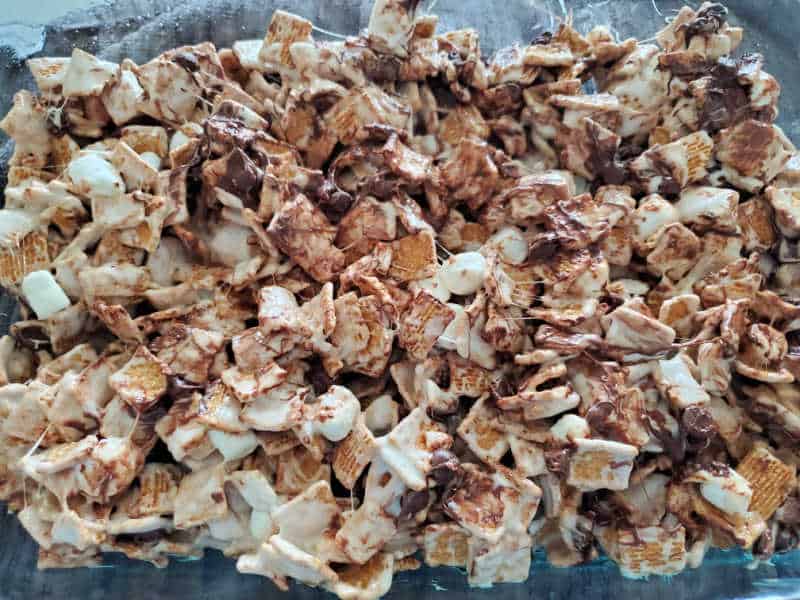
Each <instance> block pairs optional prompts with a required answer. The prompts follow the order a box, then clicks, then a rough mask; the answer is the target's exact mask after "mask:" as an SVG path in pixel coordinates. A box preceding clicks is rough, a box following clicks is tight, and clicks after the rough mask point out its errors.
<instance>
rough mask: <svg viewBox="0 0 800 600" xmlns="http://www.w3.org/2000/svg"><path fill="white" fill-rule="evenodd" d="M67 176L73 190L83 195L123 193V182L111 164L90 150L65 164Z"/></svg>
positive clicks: (111, 195)
mask: <svg viewBox="0 0 800 600" xmlns="http://www.w3.org/2000/svg"><path fill="white" fill-rule="evenodd" d="M67 176H68V177H69V178H70V180H71V181H72V184H73V191H75V192H77V193H79V194H83V195H85V196H102V197H105V198H111V197H113V196H116V195H119V194H124V193H125V183H124V182H123V181H122V177H121V176H120V174H119V171H117V170H116V169H115V168H114V167H113V165H112V164H111V163H110V162H108V161H107V160H105V159H104V158H102V157H101V156H99V155H98V154H97V153H94V152H90V153H86V154H82V155H80V156H78V157H77V158H76V159H74V160H73V161H72V162H70V163H69V165H67Z"/></svg>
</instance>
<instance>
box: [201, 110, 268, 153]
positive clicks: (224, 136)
mask: <svg viewBox="0 0 800 600" xmlns="http://www.w3.org/2000/svg"><path fill="white" fill-rule="evenodd" d="M203 125H204V133H205V136H206V138H207V140H208V141H209V142H213V143H214V144H217V145H220V146H224V147H227V148H236V147H238V148H247V147H248V146H250V144H252V143H253V140H254V139H255V131H253V130H252V129H250V128H248V127H247V126H245V124H244V123H243V122H242V121H240V120H239V119H235V118H233V117H227V116H225V115H221V114H215V115H211V116H210V117H209V118H208V119H206V120H205V122H204V124H203Z"/></svg>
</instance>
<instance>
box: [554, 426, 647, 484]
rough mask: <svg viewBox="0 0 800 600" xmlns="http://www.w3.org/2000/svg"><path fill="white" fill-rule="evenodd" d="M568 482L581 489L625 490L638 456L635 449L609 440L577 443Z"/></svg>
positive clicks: (570, 462) (579, 440)
mask: <svg viewBox="0 0 800 600" xmlns="http://www.w3.org/2000/svg"><path fill="white" fill-rule="evenodd" d="M574 443H575V452H574V453H573V454H572V456H571V457H570V461H569V472H568V474H567V483H568V484H569V485H572V486H575V487H577V488H578V489H580V490H586V491H590V490H598V489H603V488H605V489H609V490H624V489H625V488H627V487H628V478H629V477H630V473H631V469H632V468H633V460H634V459H635V458H636V456H637V454H639V452H638V450H637V449H636V448H635V447H634V446H630V445H628V444H621V443H619V442H611V441H607V440H590V439H578V440H575V442H574Z"/></svg>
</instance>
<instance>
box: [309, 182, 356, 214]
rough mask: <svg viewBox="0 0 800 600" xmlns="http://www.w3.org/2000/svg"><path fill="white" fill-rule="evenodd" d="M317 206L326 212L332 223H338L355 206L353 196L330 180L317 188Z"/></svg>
mask: <svg viewBox="0 0 800 600" xmlns="http://www.w3.org/2000/svg"><path fill="white" fill-rule="evenodd" d="M317 206H319V208H320V210H321V211H322V212H323V213H325V216H326V217H328V220H329V221H330V222H331V223H334V224H335V223H338V222H339V221H341V220H342V217H344V216H345V214H347V211H348V210H350V207H351V206H353V196H351V195H350V194H348V193H347V192H345V191H344V190H341V189H339V188H338V187H337V186H336V184H335V183H333V182H332V181H330V180H327V181H325V182H324V183H323V184H322V186H321V187H320V188H319V189H318V190H317Z"/></svg>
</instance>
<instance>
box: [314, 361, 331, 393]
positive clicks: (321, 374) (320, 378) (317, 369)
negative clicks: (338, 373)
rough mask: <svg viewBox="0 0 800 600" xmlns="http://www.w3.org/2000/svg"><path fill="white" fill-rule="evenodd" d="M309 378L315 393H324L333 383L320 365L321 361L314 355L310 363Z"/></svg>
mask: <svg viewBox="0 0 800 600" xmlns="http://www.w3.org/2000/svg"><path fill="white" fill-rule="evenodd" d="M309 378H310V379H311V385H313V386H314V392H315V393H316V394H324V393H325V392H327V391H328V388H330V387H331V384H332V383H333V379H332V378H330V377H328V374H327V373H326V372H325V369H324V368H323V367H322V361H321V360H320V359H319V358H318V357H316V356H315V357H314V358H313V360H312V361H311V364H310V369H309Z"/></svg>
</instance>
